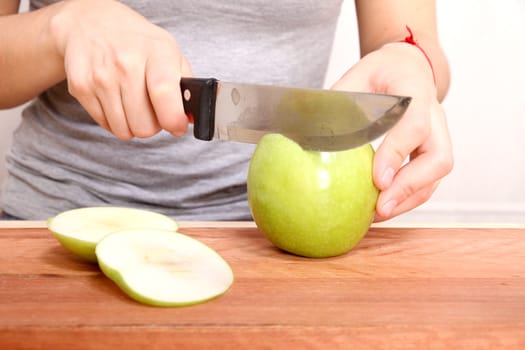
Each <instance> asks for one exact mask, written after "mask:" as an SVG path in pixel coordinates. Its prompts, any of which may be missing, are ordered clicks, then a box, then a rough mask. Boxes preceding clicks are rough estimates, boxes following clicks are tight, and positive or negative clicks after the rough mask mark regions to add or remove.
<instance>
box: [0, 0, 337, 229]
mask: <svg viewBox="0 0 525 350" xmlns="http://www.w3.org/2000/svg"><path fill="white" fill-rule="evenodd" d="M52 2H55V1H51V0H32V1H31V9H37V8H40V7H43V6H46V5H49V4H50V3H52ZM122 2H124V3H126V4H128V5H129V6H130V7H132V8H134V9H135V10H137V11H138V12H140V13H141V14H143V15H144V16H145V17H147V18H148V19H149V20H150V21H151V22H153V23H155V24H156V25H158V26H161V27H163V28H165V29H166V30H168V31H169V32H170V33H172V34H173V35H174V36H175V38H176V40H177V43H178V45H179V47H180V49H181V51H182V53H183V54H184V55H185V56H186V57H187V58H188V61H189V62H190V64H191V66H192V69H193V73H194V75H195V76H198V77H215V78H218V79H221V80H225V81H237V82H251V83H263V84H275V85H286V86H299V87H321V86H322V83H323V79H324V76H325V73H326V68H327V64H328V59H329V56H330V52H331V48H332V42H333V36H334V32H335V27H336V23H337V19H338V16H339V13H340V8H341V2H342V0H323V1H304V0H284V1H279V2H277V1H265V0H242V1H213V0H192V1H189V0H185V1H175V0H159V1H145V0H142V1H140V0H129V1H122ZM37 61H38V59H37V60H36V61H35V64H37ZM22 116H23V118H22V123H21V125H20V127H19V128H18V129H17V130H16V132H15V134H14V138H13V145H12V148H11V151H10V153H9V154H8V157H7V166H8V172H9V173H8V178H7V181H6V183H5V187H4V189H3V193H2V198H1V200H2V201H1V205H2V208H3V210H4V211H5V212H7V213H9V214H11V215H14V216H16V217H19V218H23V219H33V220H36V219H46V218H49V217H51V216H53V215H55V214H57V213H58V212H60V211H63V210H67V209H71V208H77V207H84V206H97V205H120V206H130V207H137V208H145V209H151V210H155V211H158V212H161V213H164V214H167V215H169V216H172V217H174V218H175V219H177V220H249V219H251V216H250V212H249V208H248V205H247V200H246V199H247V194H246V176H247V169H248V164H249V161H250V157H251V155H252V152H253V150H254V146H253V145H247V144H241V143H233V142H219V141H217V142H205V141H198V140H195V139H194V138H193V136H192V132H193V131H192V130H191V129H190V130H189V131H188V134H187V135H186V136H184V137H181V138H175V137H173V136H171V135H169V134H168V133H165V132H161V133H159V134H157V135H156V136H154V137H151V138H148V139H133V140H131V141H120V140H118V139H117V138H116V137H114V136H113V135H112V134H110V133H109V132H107V131H106V130H104V129H103V128H101V127H99V126H98V125H97V124H96V123H94V121H93V120H92V119H91V118H90V116H89V115H88V114H87V113H86V112H85V111H84V109H83V108H82V107H81V106H80V104H78V102H77V101H76V100H75V99H74V98H73V97H71V96H70V95H69V94H68V92H67V82H63V83H60V84H58V85H56V86H54V87H52V88H50V89H49V90H47V91H46V92H44V93H43V94H42V95H40V96H39V97H38V98H37V99H35V100H34V101H33V102H32V103H31V104H30V105H29V106H28V107H27V108H26V109H25V110H24V111H23V115H22Z"/></svg>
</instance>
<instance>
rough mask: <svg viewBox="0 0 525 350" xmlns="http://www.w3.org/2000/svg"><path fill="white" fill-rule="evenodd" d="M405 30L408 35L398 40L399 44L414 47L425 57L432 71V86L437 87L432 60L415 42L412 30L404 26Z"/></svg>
mask: <svg viewBox="0 0 525 350" xmlns="http://www.w3.org/2000/svg"><path fill="white" fill-rule="evenodd" d="M406 28H407V30H408V34H409V35H408V36H406V37H405V38H404V39H403V40H399V42H400V43H406V44H410V45H412V46H414V47H416V48H417V49H418V50H419V51H421V53H422V54H423V56H425V59H426V60H427V62H428V65H429V66H430V70H431V71H432V78H433V80H434V85H436V86H437V82H436V71H435V70H434V65H433V64H432V60H431V59H430V56H429V55H428V54H427V52H426V51H425V49H423V47H421V45H419V43H418V42H417V41H416V39H415V38H414V34H413V33H412V29H410V27H409V26H406Z"/></svg>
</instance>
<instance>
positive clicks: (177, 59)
mask: <svg viewBox="0 0 525 350" xmlns="http://www.w3.org/2000/svg"><path fill="white" fill-rule="evenodd" d="M50 27H51V33H52V36H53V38H55V42H56V48H57V52H58V54H59V55H60V56H61V57H62V58H63V61H64V69H65V75H66V78H67V81H68V88H69V92H70V94H71V95H72V96H74V97H75V98H76V99H77V100H78V101H79V102H80V103H81V104H82V106H83V107H84V108H85V109H86V111H87V112H88V113H89V114H90V115H91V117H92V118H93V119H94V120H95V121H96V122H97V123H98V124H99V125H100V126H102V127H104V128H106V129H107V130H109V131H110V132H112V133H113V134H114V135H115V136H117V137H118V138H119V139H122V140H127V139H131V138H133V137H141V138H143V137H149V136H153V135H154V134H156V133H157V132H159V131H160V130H161V129H164V130H167V131H168V132H170V133H172V134H173V135H177V136H179V135H182V134H184V133H185V132H186V130H187V127H188V120H187V117H186V115H185V114H184V108H183V105H182V98H181V92H180V86H179V81H180V78H181V76H191V74H192V73H191V68H190V66H189V64H188V62H187V61H186V59H185V58H184V57H183V56H182V54H181V52H180V51H179V49H178V47H177V43H176V42H175V40H174V38H173V37H172V36H171V35H170V34H169V33H168V32H166V31H165V30H163V29H161V28H159V27H157V26H155V25H153V24H152V23H150V22H149V21H148V20H146V19H145V18H144V17H142V16H141V15H139V14H138V13H136V12H135V11H133V10H132V9H130V8H129V7H126V6H125V5H123V4H121V3H119V2H117V1H107V0H73V1H66V2H64V3H62V4H61V8H60V10H59V11H57V12H56V14H55V15H54V16H53V17H52V18H51V20H50Z"/></svg>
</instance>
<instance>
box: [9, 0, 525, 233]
mask: <svg viewBox="0 0 525 350" xmlns="http://www.w3.org/2000/svg"><path fill="white" fill-rule="evenodd" d="M26 3H27V2H26V1H23V2H22V4H23V5H22V6H24V7H26V6H27V5H26ZM438 23H439V32H440V37H441V42H442V45H443V47H444V49H445V51H446V52H447V56H448V58H449V63H450V65H451V71H452V84H451V87H450V90H449V94H448V96H447V98H446V100H445V102H444V107H445V110H446V112H447V115H448V120H449V127H450V131H451V133H452V139H453V145H454V154H455V167H454V170H453V171H452V173H451V174H450V175H449V176H448V177H446V178H445V179H444V180H443V181H442V183H441V185H440V187H439V188H438V190H437V191H436V193H435V194H434V196H433V197H432V199H431V200H430V201H429V202H427V203H426V204H424V205H422V206H421V207H419V208H417V209H416V210H413V211H412V212H410V213H408V214H405V215H402V216H400V217H398V218H396V219H395V220H394V221H396V222H400V223H422V222H423V223H431V224H435V223H441V224H450V223H493V224H524V223H525V156H524V153H525V135H524V131H525V93H524V88H523V87H524V80H525V1H523V0H502V1H493V0H462V1H454V0H441V1H438ZM357 59H358V44H357V35H356V21H355V15H354V8H353V2H352V1H348V0H347V1H346V2H345V4H344V7H343V14H342V16H341V18H340V24H339V30H338V33H337V38H336V43H335V46H334V52H333V54H332V61H331V65H330V69H329V72H328V76H327V81H326V84H327V86H328V85H330V83H332V82H333V81H335V80H336V79H337V78H338V77H339V76H340V74H341V73H342V72H344V71H345V70H346V69H347V68H348V67H349V66H350V65H351V64H352V63H353V62H355V61H356V60H357ZM19 113H20V108H16V109H12V110H5V111H0V125H1V128H0V183H1V182H3V180H4V178H5V165H4V161H3V159H4V155H5V153H6V151H7V149H8V146H9V143H10V139H11V133H12V131H13V130H14V129H15V127H16V125H17V124H18V122H19Z"/></svg>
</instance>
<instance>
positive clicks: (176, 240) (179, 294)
mask: <svg viewBox="0 0 525 350" xmlns="http://www.w3.org/2000/svg"><path fill="white" fill-rule="evenodd" d="M96 255H97V259H98V264H99V266H100V268H101V270H102V272H103V273H104V274H105V275H106V276H107V277H109V278H110V279H111V280H113V282H115V283H116V284H117V285H118V286H119V287H120V288H121V289H122V290H123V291H124V292H125V293H126V294H127V295H129V296H130V297H131V298H133V299H135V300H137V301H139V302H141V303H144V304H149V305H155V306H184V305H191V304H196V303H202V302H204V301H207V300H210V299H212V298H215V297H217V296H219V295H221V294H223V293H225V292H226V291H227V290H228V289H229V288H230V286H231V284H232V283H233V272H232V270H231V268H230V266H229V265H228V263H227V262H226V261H224V260H223V259H222V257H221V256H220V255H219V254H218V253H217V252H215V251H214V250H213V249H211V248H210V247H208V246H207V245H205V244H204V243H202V242H200V241H198V240H196V239H193V238H191V237H189V236H186V235H183V234H181V233H176V232H171V231H165V230H155V229H139V230H124V231H118V232H114V233H112V234H110V235H108V236H106V237H105V238H103V239H102V240H101V241H100V242H99V244H98V245H97V248H96Z"/></svg>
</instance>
